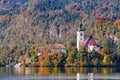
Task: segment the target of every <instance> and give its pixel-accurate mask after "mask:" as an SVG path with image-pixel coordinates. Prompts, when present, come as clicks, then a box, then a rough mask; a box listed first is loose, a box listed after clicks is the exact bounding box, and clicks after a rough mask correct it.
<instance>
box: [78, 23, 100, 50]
mask: <svg viewBox="0 0 120 80" xmlns="http://www.w3.org/2000/svg"><path fill="white" fill-rule="evenodd" d="M81 47H85V48H86V49H87V52H92V51H96V52H97V51H99V50H100V47H99V46H98V45H97V44H96V42H95V40H94V38H93V37H92V35H91V36H89V38H86V39H85V37H84V30H83V28H82V24H80V29H79V30H78V31H77V49H78V51H79V50H80V48H81Z"/></svg>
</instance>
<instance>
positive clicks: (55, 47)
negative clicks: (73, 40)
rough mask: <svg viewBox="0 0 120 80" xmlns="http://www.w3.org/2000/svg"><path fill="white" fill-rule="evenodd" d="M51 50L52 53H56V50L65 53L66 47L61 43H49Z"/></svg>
mask: <svg viewBox="0 0 120 80" xmlns="http://www.w3.org/2000/svg"><path fill="white" fill-rule="evenodd" d="M51 52H54V53H58V52H61V53H67V52H66V47H65V46H64V45H63V44H57V43H56V44H52V45H51Z"/></svg>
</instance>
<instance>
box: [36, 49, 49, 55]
mask: <svg viewBox="0 0 120 80" xmlns="http://www.w3.org/2000/svg"><path fill="white" fill-rule="evenodd" d="M36 50H37V56H40V55H42V54H44V53H46V51H47V50H48V49H47V48H45V47H38V48H37V49H36Z"/></svg>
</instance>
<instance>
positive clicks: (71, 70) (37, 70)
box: [1, 67, 119, 75]
mask: <svg viewBox="0 0 120 80" xmlns="http://www.w3.org/2000/svg"><path fill="white" fill-rule="evenodd" d="M13 70H14V71H13ZM13 70H12V69H8V70H5V69H4V70H3V71H6V72H7V73H8V74H10V73H11V74H12V73H15V74H21V75H49V74H52V75H56V74H57V75H58V74H68V75H72V74H76V73H81V74H87V73H101V74H112V73H119V68H112V67H111V68H84V67H80V68H79V67H21V68H16V69H13ZM1 71H2V70H1Z"/></svg>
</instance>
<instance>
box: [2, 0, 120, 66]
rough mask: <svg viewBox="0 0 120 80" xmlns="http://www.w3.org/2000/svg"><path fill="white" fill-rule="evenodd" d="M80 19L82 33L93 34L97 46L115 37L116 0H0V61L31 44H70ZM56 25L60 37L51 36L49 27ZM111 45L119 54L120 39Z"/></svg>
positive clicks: (119, 0)
mask: <svg viewBox="0 0 120 80" xmlns="http://www.w3.org/2000/svg"><path fill="white" fill-rule="evenodd" d="M81 23H82V24H83V28H84V30H85V37H86V38H87V37H88V36H89V35H93V36H94V38H95V40H96V42H97V43H98V44H99V45H101V46H104V45H103V44H102V43H104V42H105V40H109V38H112V40H114V38H115V37H116V39H118V40H119V39H120V0H0V63H1V64H3V65H4V64H5V63H6V59H8V58H7V57H16V58H18V57H19V56H20V55H23V54H25V53H26V51H27V50H28V49H29V48H30V47H31V46H46V45H49V44H51V43H57V42H58V43H62V44H64V45H66V46H68V45H69V46H73V47H74V46H76V31H77V30H78V29H79V25H80V24H81ZM57 25H60V26H61V38H52V39H51V38H50V35H49V34H50V29H51V28H55V27H56V26H57ZM110 42H111V43H110V44H112V42H113V41H110ZM111 47H112V48H114V52H115V53H118V54H120V51H119V50H120V41H116V43H114V45H113V44H112V45H111Z"/></svg>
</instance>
